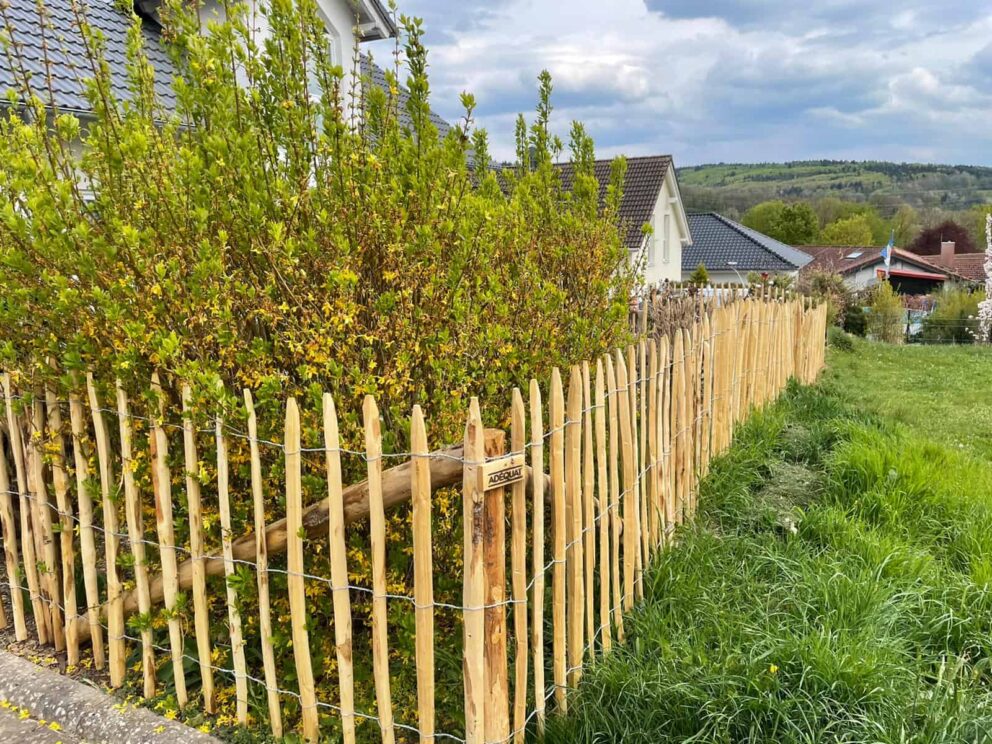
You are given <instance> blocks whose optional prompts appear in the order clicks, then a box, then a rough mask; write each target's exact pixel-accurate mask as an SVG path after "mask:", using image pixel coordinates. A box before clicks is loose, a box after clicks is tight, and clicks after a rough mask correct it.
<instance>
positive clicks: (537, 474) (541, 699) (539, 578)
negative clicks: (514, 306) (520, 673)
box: [530, 380, 547, 735]
mask: <svg viewBox="0 0 992 744" xmlns="http://www.w3.org/2000/svg"><path fill="white" fill-rule="evenodd" d="M542 408H543V406H542V401H541V386H540V385H539V384H538V382H537V380H531V381H530V441H531V447H530V464H531V473H532V474H533V491H534V493H533V498H534V501H533V521H534V532H533V537H532V539H533V541H534V545H533V553H534V555H533V559H532V560H531V564H532V570H533V572H534V593H533V595H532V599H531V602H532V603H533V618H532V621H531V650H532V653H533V656H534V711H535V713H536V717H537V729H538V734H539V735H543V733H544V710H545V701H546V699H547V696H546V692H545V689H544V588H545V587H544V584H545V581H544V421H543V416H542Z"/></svg>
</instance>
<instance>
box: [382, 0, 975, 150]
mask: <svg viewBox="0 0 992 744" xmlns="http://www.w3.org/2000/svg"><path fill="white" fill-rule="evenodd" d="M399 3H400V6H399V10H400V12H401V13H405V14H407V15H409V16H416V17H419V18H422V19H423V21H424V26H425V29H426V32H427V33H426V42H427V46H428V49H429V50H430V54H429V58H428V59H429V63H430V66H431V67H430V74H431V89H432V106H433V108H434V109H435V110H436V111H437V112H438V113H439V114H441V115H442V116H444V117H445V118H446V119H448V120H449V121H457V120H458V119H459V118H460V117H461V116H462V113H463V112H462V110H461V107H460V103H459V94H460V93H461V92H462V91H469V92H471V93H473V94H474V95H475V97H476V100H477V104H478V109H477V116H476V119H477V124H478V125H479V126H482V127H485V128H486V130H487V131H488V132H489V135H490V140H491V143H492V150H493V155H494V157H496V158H501V159H504V158H505V159H512V157H513V149H514V148H513V125H514V120H515V119H516V116H517V114H518V113H524V114H525V115H528V116H529V115H530V112H532V111H533V109H534V105H535V103H536V98H537V75H538V74H539V73H540V71H541V70H542V69H547V70H549V71H550V72H551V74H552V76H553V79H554V86H555V90H554V98H553V103H554V106H555V112H554V114H553V117H554V122H555V129H556V131H557V132H558V133H559V134H560V135H561V136H562V139H563V140H565V141H567V133H568V129H569V125H570V123H571V121H573V120H575V119H578V120H580V121H582V122H584V123H585V125H586V128H587V130H588V131H589V133H590V134H591V135H592V136H593V139H594V140H595V142H596V150H597V154H598V155H599V156H602V157H609V156H613V155H617V154H625V155H628V156H634V155H650V154H661V153H665V154H672V155H674V157H675V159H676V163H677V164H678V165H680V166H685V165H698V164H702V163H713V162H763V161H772V162H779V161H786V160H807V159H820V158H827V159H852V160H894V161H899V162H902V161H908V162H937V163H953V164H975V165H992V0H903V1H901V2H896V1H895V0H740V1H737V2H735V1H734V0H606V1H605V2H604V1H603V0H486V1H485V2H481V1H479V0H399ZM371 51H372V52H373V54H374V55H375V56H376V57H377V59H378V60H379V61H380V62H383V63H388V62H389V60H390V59H391V58H390V57H389V54H390V52H391V46H390V43H389V42H377V43H376V44H373V45H371Z"/></svg>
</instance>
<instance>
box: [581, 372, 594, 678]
mask: <svg viewBox="0 0 992 744" xmlns="http://www.w3.org/2000/svg"><path fill="white" fill-rule="evenodd" d="M582 401H583V411H582V512H583V514H582V530H583V542H584V544H583V552H584V556H585V563H586V566H585V568H586V573H585V598H586V607H585V616H586V638H588V639H589V644H588V646H587V649H588V655H589V659H590V660H592V659H594V658H595V657H596V645H595V644H596V610H595V594H596V590H595V579H596V510H595V506H594V502H595V500H596V499H595V487H596V463H595V454H594V450H593V424H592V412H593V407H594V404H593V400H592V381H591V379H590V376H589V363H588V362H583V364H582Z"/></svg>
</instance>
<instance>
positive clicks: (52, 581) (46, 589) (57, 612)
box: [25, 390, 65, 651]
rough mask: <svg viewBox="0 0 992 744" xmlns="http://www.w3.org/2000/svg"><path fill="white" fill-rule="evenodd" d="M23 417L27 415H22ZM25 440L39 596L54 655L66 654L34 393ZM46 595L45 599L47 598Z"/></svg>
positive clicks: (40, 416)
mask: <svg viewBox="0 0 992 744" xmlns="http://www.w3.org/2000/svg"><path fill="white" fill-rule="evenodd" d="M25 413H26V412H25ZM27 426H28V437H27V439H26V440H25V445H26V447H25V453H26V455H27V461H28V490H29V491H31V492H32V494H33V496H32V501H33V502H34V514H35V516H36V517H37V523H36V526H37V530H36V535H38V536H40V538H41V546H42V552H41V554H40V555H41V556H42V557H43V560H44V571H43V572H42V577H41V578H42V596H43V597H45V598H46V600H47V603H48V613H49V623H50V625H49V628H50V629H51V631H52V640H53V642H54V644H55V650H56V651H64V650H65V625H64V624H63V621H62V608H61V605H62V579H61V576H62V570H61V567H60V565H59V558H58V551H57V550H56V549H55V529H54V527H53V523H52V507H51V504H50V503H49V501H48V488H47V487H46V486H45V476H44V467H45V463H44V461H43V458H42V453H41V447H42V446H43V438H44V433H45V412H44V409H43V407H42V403H41V396H40V394H39V392H38V391H37V390H35V392H34V402H33V403H32V405H31V417H30V419H27ZM46 595H47V596H46Z"/></svg>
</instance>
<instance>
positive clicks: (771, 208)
mask: <svg viewBox="0 0 992 744" xmlns="http://www.w3.org/2000/svg"><path fill="white" fill-rule="evenodd" d="M990 212H992V205H981V206H976V207H972V208H971V209H968V210H963V211H958V212H944V211H939V210H938V211H936V212H934V211H925V212H921V211H920V210H917V209H915V208H914V207H911V206H909V205H908V204H903V205H901V206H900V207H899V208H898V209H896V210H895V212H894V213H893V214H892V216H890V217H885V216H883V215H882V213H881V211H880V210H879V209H878V207H876V206H875V205H874V204H868V203H864V202H853V201H847V200H844V199H839V198H837V197H823V198H820V199H815V200H812V201H793V202H787V201H784V200H781V199H774V200H770V201H764V202H761V203H759V204H756V205H754V206H753V207H751V208H750V209H748V210H747V211H746V212H744V214H743V215H742V216H740V217H739V218H740V220H741V222H743V224H744V225H746V226H747V227H750V228H751V229H753V230H757V231H758V232H761V233H764V234H765V235H768V236H769V237H772V238H775V239H776V240H780V241H782V242H783V243H787V244H788V245H849V246H883V245H885V244H887V243H888V242H889V239H890V237H892V238H894V240H895V245H896V246H898V247H902V248H906V249H908V250H911V251H913V252H914V253H919V254H921V255H934V254H939V253H940V244H941V242H942V241H954V243H955V244H956V246H957V252H958V253H976V252H979V251H980V250H981V248H979V246H981V245H982V243H983V236H984V231H985V215H986V214H989V213H990ZM728 216H732V215H728ZM733 216H736V215H733Z"/></svg>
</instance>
